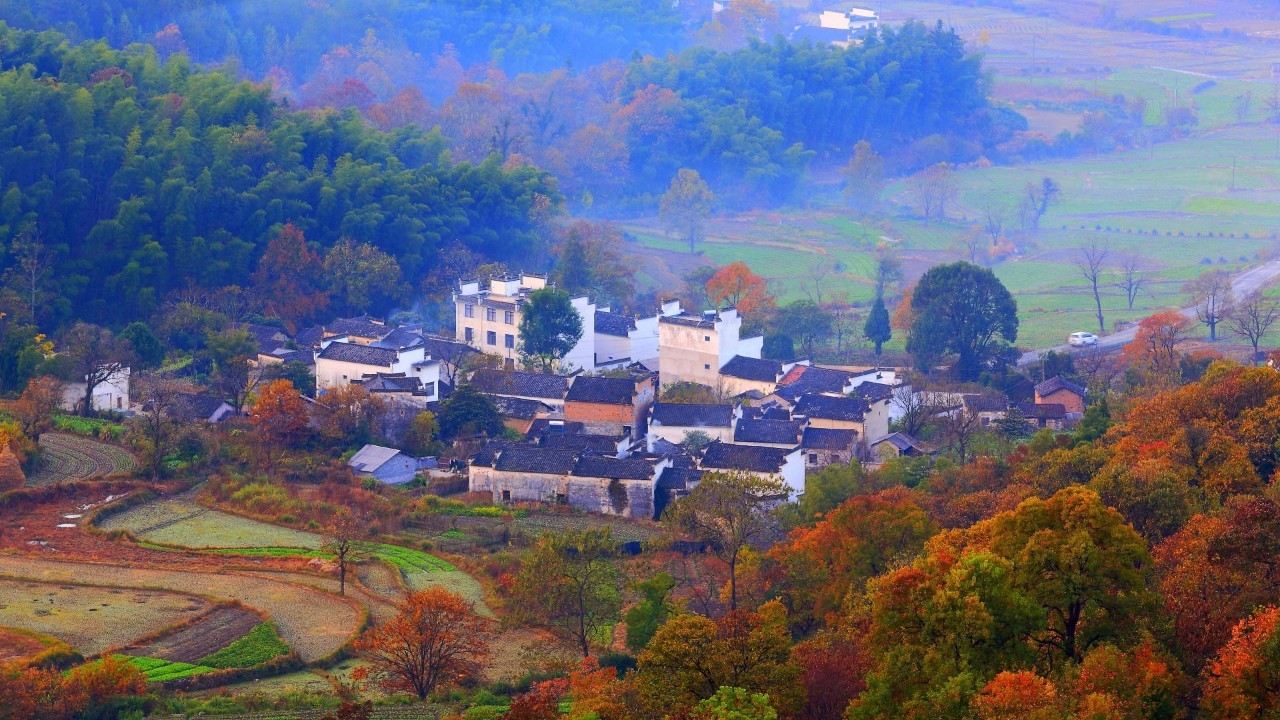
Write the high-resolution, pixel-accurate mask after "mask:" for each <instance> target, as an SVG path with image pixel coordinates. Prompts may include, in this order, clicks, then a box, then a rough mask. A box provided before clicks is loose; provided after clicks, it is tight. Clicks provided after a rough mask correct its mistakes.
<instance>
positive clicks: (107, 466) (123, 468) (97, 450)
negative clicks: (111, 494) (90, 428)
mask: <svg viewBox="0 0 1280 720" xmlns="http://www.w3.org/2000/svg"><path fill="white" fill-rule="evenodd" d="M137 466H138V463H137V461H136V460H135V459H134V457H133V456H132V455H130V454H129V453H128V452H127V451H125V450H124V449H122V448H119V447H116V446H115V445H110V444H107V443H104V442H98V441H97V440H90V439H89V438H85V437H81V436H79V435H69V434H67V433H56V432H47V433H44V434H42V435H41V436H40V460H39V463H38V464H37V466H36V470H35V472H33V473H31V476H30V477H28V478H27V484H28V485H32V486H39V485H52V484H53V483H56V482H67V481H71V480H83V479H85V478H91V477H98V476H101V475H112V474H115V473H129V472H133V471H134V469H135V468H137Z"/></svg>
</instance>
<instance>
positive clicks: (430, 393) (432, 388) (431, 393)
mask: <svg viewBox="0 0 1280 720" xmlns="http://www.w3.org/2000/svg"><path fill="white" fill-rule="evenodd" d="M422 388H423V389H424V390H426V391H427V397H435V395H436V384H435V383H434V382H429V383H423V384H422Z"/></svg>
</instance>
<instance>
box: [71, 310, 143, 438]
mask: <svg viewBox="0 0 1280 720" xmlns="http://www.w3.org/2000/svg"><path fill="white" fill-rule="evenodd" d="M61 346H62V348H63V351H62V353H61V354H60V357H65V358H66V364H65V365H64V368H65V372H66V373H67V374H68V375H69V377H67V378H66V379H67V380H69V381H71V382H83V383H84V385H85V389H84V397H83V398H82V399H81V401H80V413H81V414H82V415H84V416H85V417H93V415H94V407H93V396H94V391H95V390H97V389H98V387H99V386H100V385H102V384H103V383H106V382H109V381H110V380H111V379H112V378H114V377H116V375H117V374H118V373H120V372H122V371H123V370H124V369H125V368H127V367H128V366H129V363H130V362H131V361H132V360H133V352H132V349H131V348H130V347H129V344H128V343H126V342H124V341H121V340H120V339H118V338H117V337H116V336H115V335H113V334H112V333H111V331H110V330H107V329H106V328H102V327H98V326H97V325H93V324H90V323H85V322H78V323H76V324H75V325H73V326H71V329H70V330H68V331H67V334H66V335H65V336H64V337H63V339H62V343H61Z"/></svg>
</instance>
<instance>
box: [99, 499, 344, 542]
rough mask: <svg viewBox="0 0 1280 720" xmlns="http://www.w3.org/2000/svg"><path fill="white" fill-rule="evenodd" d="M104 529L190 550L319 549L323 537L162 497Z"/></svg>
mask: <svg viewBox="0 0 1280 720" xmlns="http://www.w3.org/2000/svg"><path fill="white" fill-rule="evenodd" d="M101 527H102V529H103V530H129V531H130V532H132V533H133V534H135V535H137V536H138V537H141V538H145V539H147V540H150V541H151V542H156V543H163V544H166V545H180V546H182V547H190V548H303V549H310V550H318V549H319V548H320V546H321V545H323V544H324V538H323V537H321V536H320V535H317V534H315V533H309V532H303V531H301V530H291V529H289V528H285V527H280V526H278V525H271V524H268V523H264V522H259V521H257V520H251V519H249V518H242V517H240V516H238V515H232V514H230V513H224V512H221V511H219V510H211V509H209V508H206V507H204V506H202V505H199V504H197V503H195V502H193V501H191V500H184V499H180V498H160V499H157V500H153V501H151V502H148V503H144V504H142V505H139V506H137V507H134V508H130V509H128V510H125V511H124V512H121V513H117V514H115V515H112V516H111V517H108V518H106V519H105V520H104V521H103V522H102V524H101Z"/></svg>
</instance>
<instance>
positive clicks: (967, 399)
mask: <svg viewBox="0 0 1280 720" xmlns="http://www.w3.org/2000/svg"><path fill="white" fill-rule="evenodd" d="M964 405H965V407H967V408H969V412H975V413H980V412H1004V411H1006V410H1008V409H1009V396H1008V395H1005V394H1004V393H1002V392H983V393H970V394H966V395H965V396H964Z"/></svg>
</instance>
